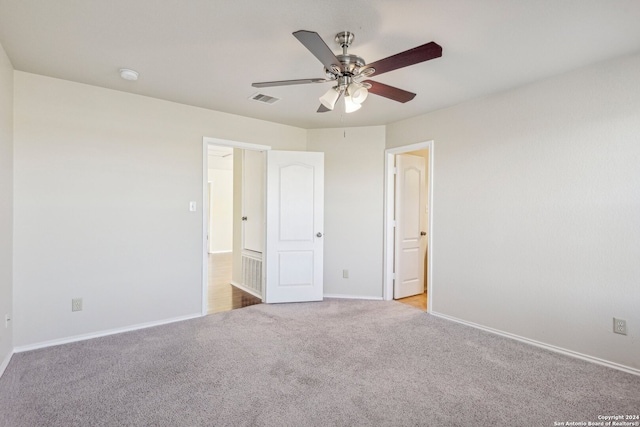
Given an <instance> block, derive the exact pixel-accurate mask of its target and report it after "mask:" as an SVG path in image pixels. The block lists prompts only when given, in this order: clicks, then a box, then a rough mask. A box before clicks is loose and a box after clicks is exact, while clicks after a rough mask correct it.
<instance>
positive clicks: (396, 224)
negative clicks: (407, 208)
mask: <svg viewBox="0 0 640 427" xmlns="http://www.w3.org/2000/svg"><path fill="white" fill-rule="evenodd" d="M391 226H392V227H394V228H395V227H397V226H398V223H397V222H396V220H395V219H394V220H392V221H391Z"/></svg>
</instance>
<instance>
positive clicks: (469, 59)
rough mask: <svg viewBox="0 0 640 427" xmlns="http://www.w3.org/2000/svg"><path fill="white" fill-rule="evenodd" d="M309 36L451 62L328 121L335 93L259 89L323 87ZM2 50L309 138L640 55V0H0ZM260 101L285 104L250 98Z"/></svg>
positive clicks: (35, 63) (421, 71)
mask: <svg viewBox="0 0 640 427" xmlns="http://www.w3.org/2000/svg"><path fill="white" fill-rule="evenodd" d="M301 29H304V30H310V31H316V32H318V33H319V34H320V36H322V38H323V39H324V40H325V42H326V43H327V45H329V47H330V48H332V49H334V52H336V53H339V52H340V49H339V47H338V46H337V45H336V44H335V43H334V41H333V39H334V36H335V34H336V33H337V32H339V31H344V30H349V31H352V32H354V33H355V41H354V43H353V45H352V47H351V48H350V49H349V52H350V53H354V54H357V55H359V56H361V57H363V58H364V59H365V60H366V61H367V62H373V61H376V60H378V59H382V58H385V57H387V56H390V55H393V54H396V53H398V52H401V51H404V50H407V49H410V48H413V47H416V46H418V45H421V44H423V43H426V42H429V41H435V42H437V43H439V44H440V45H441V46H442V47H443V56H442V58H438V59H434V60H432V61H428V62H424V63H421V64H417V65H413V66H411V67H408V68H404V69H400V70H396V71H392V72H389V73H386V74H384V75H381V76H379V77H377V78H376V77H375V76H374V78H373V79H374V80H377V81H380V82H382V83H386V84H389V85H393V86H397V87H400V88H402V89H405V90H408V91H411V92H415V93H417V96H416V98H415V99H414V100H413V101H410V102H408V103H406V104H400V103H397V102H394V101H391V100H388V99H386V98H381V97H378V96H375V95H371V96H370V97H369V98H368V99H367V100H366V102H365V103H364V104H363V107H362V109H360V110H359V111H357V112H355V113H351V114H348V115H347V114H344V112H343V110H342V109H341V108H336V110H335V111H333V112H328V113H323V114H320V113H316V109H317V107H318V106H319V102H318V97H320V96H321V95H322V94H323V93H324V92H325V91H326V90H327V89H328V88H329V87H330V86H329V84H327V83H325V84H310V85H302V86H286V87H274V88H264V89H260V90H258V89H255V88H253V87H251V83H252V82H259V81H271V80H286V79H299V78H318V77H324V75H323V66H322V65H321V64H320V62H319V61H318V60H317V59H316V58H315V57H314V56H313V55H312V54H311V53H310V52H309V51H307V50H306V48H305V47H304V46H303V45H302V44H300V42H298V41H297V40H296V39H295V38H294V37H293V36H292V35H291V33H292V32H294V31H296V30H301ZM0 43H1V44H2V45H3V47H4V49H5V50H6V52H7V54H8V56H9V58H10V60H11V62H12V63H13V66H14V68H15V69H17V70H21V71H26V72H31V73H37V74H42V75H46V76H51V77H57V78H61V79H66V80H71V81H76V82H81V83H87V84H91V85H96V86H101V87H105V88H111V89H116V90H121V91H126V92H131V93H137V94H141V95H147V96H151V97H156V98H161V99H166V100H170V101H175V102H180V103H184V104H189V105H194V106H199V107H204V108H209V109H213V110H219V111H225V112H229V113H234V114H239V115H243V116H248V117H254V118H258V119H264V120H269V121H273V122H278V123H285V124H289V125H293V126H299V127H303V128H323V127H342V126H369V125H380V124H387V123H391V122H394V121H398V120H402V119H405V118H409V117H413V116H416V115H419V114H423V113H426V112H429V111H433V110H436V109H440V108H444V107H447V106H451V105H455V104H458V103H460V102H464V101H466V100H469V99H473V98H479V97H482V96H486V95H488V94H491V93H495V92H499V91H504V90H507V89H509V88H512V87H516V86H520V85H523V84H526V83H528V82H532V81H535V80H539V79H543V78H546V77H549V76H552V75H554V74H559V73H562V72H565V71H568V70H571V69H575V68H578V67H581V66H584V65H587V64H590V63H594V62H598V61H601V60H606V59H609V58H613V57H616V56H621V55H625V54H630V53H635V52H638V51H640V1H637V0H564V1H558V0H351V1H345V0H339V1H338V0H278V1H273V0H262V1H258V0H255V1H250V0H234V1H222V0H217V1H216V0H163V1H159V0H126V1H125V0H109V1H104V0H47V1H43V0H0ZM120 68H132V69H134V70H137V71H138V72H139V73H140V79H139V80H138V81H137V82H129V81H125V80H122V79H121V78H120V77H119V74H118V70H119V69H120ZM639 76H640V70H639ZM256 92H260V93H264V94H266V95H270V96H275V97H277V98H281V100H280V101H278V102H277V103H275V104H272V105H267V104H261V103H257V102H255V101H250V100H249V99H248V98H249V97H250V96H251V95H253V94H255V93H256ZM341 110H342V111H341Z"/></svg>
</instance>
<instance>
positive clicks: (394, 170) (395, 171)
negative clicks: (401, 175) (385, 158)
mask: <svg viewBox="0 0 640 427" xmlns="http://www.w3.org/2000/svg"><path fill="white" fill-rule="evenodd" d="M397 173H398V168H397V167H395V166H394V167H393V174H394V175H396V174H397Z"/></svg>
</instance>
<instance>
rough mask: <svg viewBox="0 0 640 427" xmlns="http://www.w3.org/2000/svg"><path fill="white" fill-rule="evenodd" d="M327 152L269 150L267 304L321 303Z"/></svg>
mask: <svg viewBox="0 0 640 427" xmlns="http://www.w3.org/2000/svg"><path fill="white" fill-rule="evenodd" d="M323 226H324V153H313V152H305V151H268V152H267V233H266V239H267V243H266V248H267V254H266V266H265V269H266V274H265V276H266V283H265V289H266V292H265V302H267V303H278V302H301V301H322V294H323V283H322V280H323V278H322V268H323V247H324V244H323V240H324V238H323V233H324V229H323Z"/></svg>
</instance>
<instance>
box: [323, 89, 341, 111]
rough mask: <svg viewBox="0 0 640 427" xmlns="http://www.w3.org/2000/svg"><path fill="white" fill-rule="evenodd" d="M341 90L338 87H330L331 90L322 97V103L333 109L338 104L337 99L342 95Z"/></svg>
mask: <svg viewBox="0 0 640 427" xmlns="http://www.w3.org/2000/svg"><path fill="white" fill-rule="evenodd" d="M340 93H342V92H341V91H340V90H338V87H337V86H336V87H332V88H329V90H328V91H327V92H326V93H325V94H324V95H322V96H321V97H320V103H321V104H322V105H324V106H325V107H327V108H328V109H329V110H333V107H335V106H336V101H337V100H338V98H339V97H340Z"/></svg>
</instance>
